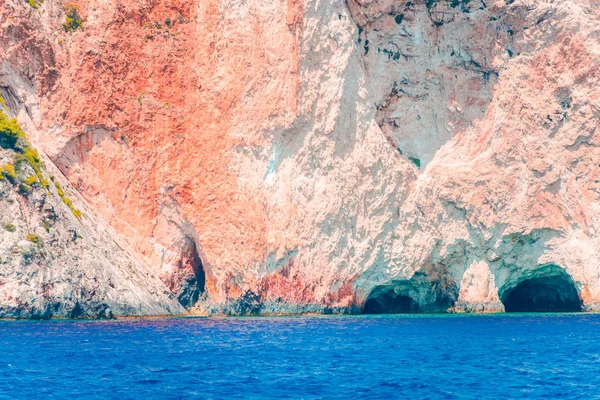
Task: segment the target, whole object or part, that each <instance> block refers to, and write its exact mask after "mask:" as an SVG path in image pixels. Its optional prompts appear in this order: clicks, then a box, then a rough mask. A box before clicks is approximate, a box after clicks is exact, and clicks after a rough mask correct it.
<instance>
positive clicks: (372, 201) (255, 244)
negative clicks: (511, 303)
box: [0, 0, 600, 314]
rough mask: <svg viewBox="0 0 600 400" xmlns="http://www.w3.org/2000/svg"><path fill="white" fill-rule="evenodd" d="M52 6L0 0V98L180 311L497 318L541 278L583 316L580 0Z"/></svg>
mask: <svg viewBox="0 0 600 400" xmlns="http://www.w3.org/2000/svg"><path fill="white" fill-rule="evenodd" d="M69 7H71V6H68V5H66V4H65V3H62V2H60V1H58V0H45V1H44V2H43V3H40V4H39V7H38V8H37V9H35V8H32V7H31V6H30V5H29V4H28V3H27V2H24V1H21V0H6V2H5V3H4V5H3V6H2V7H0V12H1V15H0V26H1V29H0V40H2V41H3V43H5V44H6V45H5V46H3V48H2V49H1V50H0V59H1V60H2V64H1V65H2V70H1V71H0V86H2V88H3V91H4V93H7V94H8V95H9V96H8V97H10V99H11V101H12V103H11V104H10V105H11V109H13V110H14V112H15V113H16V114H17V116H18V118H19V121H20V122H21V124H22V125H23V126H24V128H25V129H26V130H27V132H28V133H29V135H30V137H31V140H32V141H33V142H34V143H35V144H36V145H37V146H39V148H40V149H41V150H42V151H43V152H44V153H45V154H47V155H48V156H49V157H50V159H51V160H52V161H53V162H54V163H55V164H56V165H57V166H58V167H59V168H60V170H61V171H62V172H63V173H64V174H65V176H66V177H67V178H68V180H69V182H70V183H71V184H72V185H73V187H74V188H75V189H76V190H77V191H79V192H80V193H81V194H82V195H83V196H84V197H85V198H86V199H87V200H88V201H89V203H90V205H91V207H92V208H93V210H94V211H95V212H97V213H99V214H100V215H101V216H102V218H104V219H106V220H107V221H108V222H109V223H110V224H111V226H112V227H113V228H114V229H115V230H116V231H117V232H118V234H119V236H120V240H124V241H126V242H127V243H128V244H129V245H130V246H131V247H132V249H133V251H134V252H135V253H136V254H137V255H139V257H141V258H142V259H143V260H144V262H145V263H147V264H148V266H149V268H150V271H151V272H150V273H151V274H154V275H156V276H160V278H161V279H162V281H163V282H164V283H165V284H166V286H167V287H168V288H169V289H170V290H171V291H172V293H173V294H174V295H175V296H176V297H177V298H178V299H179V300H180V302H181V303H182V304H183V305H185V306H186V307H188V308H192V309H193V312H197V313H214V312H226V313H235V314H256V313H280V312H292V313H296V312H307V311H311V312H312V311H314V312H347V311H355V312H356V311H360V310H361V309H362V307H363V306H364V304H365V303H366V302H367V301H368V300H369V299H375V298H379V297H378V296H379V295H380V294H381V293H386V296H388V297H389V298H401V297H402V298H404V297H407V298H408V299H409V300H402V301H405V302H406V304H409V306H408V309H409V310H421V311H446V310H453V311H501V310H503V309H504V305H503V303H502V301H503V300H504V294H505V293H507V292H508V291H510V290H512V289H514V288H515V287H517V286H518V285H519V284H520V283H522V282H523V281H524V280H526V279H529V278H531V276H532V274H533V273H534V271H539V273H536V274H538V275H539V276H538V275H536V277H541V276H542V275H543V274H544V271H555V268H559V269H560V270H561V271H564V272H565V273H566V274H567V276H568V277H569V279H572V282H573V285H574V287H575V290H576V291H577V294H578V296H579V297H580V299H581V300H582V304H583V309H585V310H595V309H598V308H599V306H600V280H599V279H598V271H599V268H600V237H599V234H598V229H599V223H600V217H599V216H600V205H599V204H600V201H599V200H600V168H599V166H600V150H599V147H598V144H599V139H598V133H597V132H596V130H597V126H598V118H599V116H600V114H599V113H600V100H599V98H600V93H599V91H598V87H599V86H598V78H599V75H600V68H599V67H600V66H599V64H600V58H599V51H600V45H599V43H598V38H599V37H600V36H599V32H598V26H599V25H598V21H599V19H600V5H598V3H597V2H595V1H591V0H584V1H577V2H576V1H569V0H561V1H532V0H515V1H489V2H484V1H481V0H470V1H465V0H456V1H454V0H450V1H436V0H433V1H432V0H426V1H410V2H398V1H391V0H384V1H374V0H348V2H345V1H341V0H340V1H329V2H315V1H310V0H287V1H279V0H277V1H275V0H261V1H258V2H247V1H241V0H222V1H178V0H170V1H166V0H158V1H151V2H147V1H144V2H133V1H127V0H120V1H110V2H100V1H95V0H92V1H87V2H79V3H77V8H76V10H77V13H78V14H77V15H76V17H80V18H81V26H79V25H77V24H76V25H75V29H72V26H74V25H73V24H72V23H71V24H70V25H68V26H67V27H68V29H66V28H65V27H63V23H64V22H65V21H66V18H67V17H69V15H71V14H72V10H73V9H72V8H69ZM69 13H71V14H69ZM67 14H69V15H67ZM71 16H72V15H71ZM75 20H77V18H75ZM552 273H554V272H552ZM540 274H541V275H540ZM382 303H385V302H384V301H383V300H382ZM391 303H393V304H395V303H394V301H392V302H391ZM398 304H400V303H398ZM402 304H404V303H402ZM402 307H404V306H399V308H402ZM404 308H406V307H404Z"/></svg>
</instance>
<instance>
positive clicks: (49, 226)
mask: <svg viewBox="0 0 600 400" xmlns="http://www.w3.org/2000/svg"><path fill="white" fill-rule="evenodd" d="M41 224H42V227H44V229H45V230H46V232H48V233H50V228H51V227H52V225H50V222H49V221H48V220H47V219H45V218H44V219H43V220H42V223H41Z"/></svg>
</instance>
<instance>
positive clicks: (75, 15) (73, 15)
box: [62, 3, 83, 32]
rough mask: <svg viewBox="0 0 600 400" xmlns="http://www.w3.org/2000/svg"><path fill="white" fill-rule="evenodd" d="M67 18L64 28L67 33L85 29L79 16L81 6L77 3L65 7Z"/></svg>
mask: <svg viewBox="0 0 600 400" xmlns="http://www.w3.org/2000/svg"><path fill="white" fill-rule="evenodd" d="M63 10H65V14H67V18H66V20H65V22H63V24H62V26H63V29H64V30H65V31H66V32H74V31H76V30H77V29H79V28H82V27H83V18H81V14H79V6H78V5H77V4H75V3H68V4H65V5H64V6H63Z"/></svg>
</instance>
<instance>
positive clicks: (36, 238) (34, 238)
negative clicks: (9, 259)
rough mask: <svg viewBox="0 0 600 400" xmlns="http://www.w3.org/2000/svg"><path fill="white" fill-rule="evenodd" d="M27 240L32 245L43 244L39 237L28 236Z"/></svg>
mask: <svg viewBox="0 0 600 400" xmlns="http://www.w3.org/2000/svg"><path fill="white" fill-rule="evenodd" d="M26 239H27V240H29V241H30V242H31V243H35V244H37V245H38V246H39V245H41V244H42V242H41V241H40V238H39V237H37V236H36V235H27V236H26Z"/></svg>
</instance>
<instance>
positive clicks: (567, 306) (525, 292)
mask: <svg viewBox="0 0 600 400" xmlns="http://www.w3.org/2000/svg"><path fill="white" fill-rule="evenodd" d="M502 303H504V308H505V310H506V312H579V311H581V300H580V298H579V295H578V294H577V289H576V288H575V284H574V283H573V280H572V279H571V278H570V277H569V276H568V275H566V274H564V273H563V274H560V275H552V276H547V277H538V278H531V279H527V280H525V281H523V282H521V283H520V284H518V285H517V286H516V287H515V288H514V289H512V290H510V291H509V292H508V293H506V294H505V295H504V296H503V299H502Z"/></svg>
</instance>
